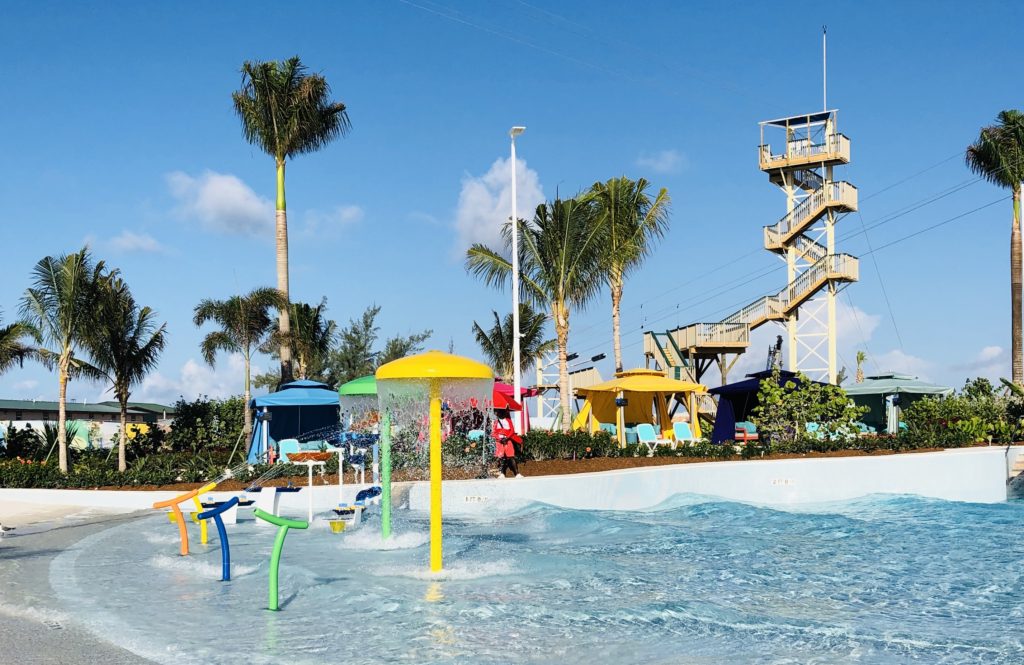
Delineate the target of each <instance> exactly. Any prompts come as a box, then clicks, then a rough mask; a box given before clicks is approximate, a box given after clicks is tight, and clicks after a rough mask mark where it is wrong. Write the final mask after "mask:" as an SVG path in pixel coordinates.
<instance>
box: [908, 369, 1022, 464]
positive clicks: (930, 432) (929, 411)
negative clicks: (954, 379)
mask: <svg viewBox="0 0 1024 665" xmlns="http://www.w3.org/2000/svg"><path fill="white" fill-rule="evenodd" d="M903 420H904V422H905V423H906V425H907V431H906V432H904V433H902V434H901V435H900V438H901V439H903V440H904V445H906V446H915V447H943V448H958V447H961V446H969V445H973V444H977V443H1002V444H1007V443H1012V442H1014V441H1020V440H1021V439H1022V438H1024V399H1022V398H1021V397H1020V396H1018V395H1016V394H1012V393H1011V394H1010V395H1003V394H1001V390H1000V389H997V388H996V387H995V386H993V385H992V383H991V382H990V381H989V380H988V379H984V378H978V379H973V380H969V381H967V382H966V383H965V384H964V387H963V388H962V389H961V390H960V391H959V392H958V393H957V394H955V395H951V396H949V397H943V398H937V397H926V398H923V399H920V400H917V401H916V402H914V403H913V404H911V405H910V406H909V407H907V408H906V409H904V410H903Z"/></svg>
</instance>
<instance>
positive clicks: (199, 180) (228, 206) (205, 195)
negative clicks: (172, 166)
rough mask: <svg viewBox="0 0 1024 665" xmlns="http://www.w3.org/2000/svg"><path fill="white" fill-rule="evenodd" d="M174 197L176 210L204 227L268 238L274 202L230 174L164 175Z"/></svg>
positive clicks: (176, 172) (179, 172)
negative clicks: (176, 204) (176, 205)
mask: <svg viewBox="0 0 1024 665" xmlns="http://www.w3.org/2000/svg"><path fill="white" fill-rule="evenodd" d="M167 186H168V187H169V188H170V190H171V195H172V196H173V197H174V198H175V199H176V200H177V202H178V207H177V208H176V211H175V212H176V213H177V214H178V215H179V216H181V217H184V218H188V219H197V220H199V222H200V223H201V224H202V226H203V228H205V229H207V230H210V231H217V232H220V233H231V234H239V235H252V236H262V237H268V238H269V237H270V235H269V234H270V232H271V231H272V230H273V228H274V204H273V203H272V202H271V201H270V199H267V198H265V197H262V196H260V195H258V194H257V193H256V192H254V191H253V190H252V188H250V187H249V186H248V185H246V184H245V183H244V182H242V180H241V179H239V178H238V177H236V176H233V175H231V174H229V173H216V172H214V171H205V172H204V173H203V174H202V175H200V176H198V177H194V176H190V175H188V174H187V173H183V172H181V171H175V172H173V173H169V174H168V175H167Z"/></svg>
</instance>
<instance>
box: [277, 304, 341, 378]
mask: <svg viewBox="0 0 1024 665" xmlns="http://www.w3.org/2000/svg"><path fill="white" fill-rule="evenodd" d="M290 309H291V339H290V343H289V346H290V347H291V351H292V356H293V357H294V359H295V361H294V362H295V369H296V370H297V373H298V376H299V378H300V379H308V378H309V377H310V376H312V375H318V374H320V373H321V371H322V370H323V367H324V364H325V363H326V361H327V355H328V354H329V353H330V352H331V348H332V347H333V346H334V339H335V337H337V332H338V324H337V323H335V322H334V321H331V320H330V319H328V318H326V317H325V316H324V312H325V311H326V310H327V298H323V299H322V300H320V304H319V305H317V306H316V307H313V306H311V305H307V304H306V303H303V302H294V303H292V304H291V307H290Z"/></svg>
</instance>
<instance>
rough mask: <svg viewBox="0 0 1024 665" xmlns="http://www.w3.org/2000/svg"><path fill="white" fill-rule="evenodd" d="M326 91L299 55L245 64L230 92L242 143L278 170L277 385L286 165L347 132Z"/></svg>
mask: <svg viewBox="0 0 1024 665" xmlns="http://www.w3.org/2000/svg"><path fill="white" fill-rule="evenodd" d="M330 93H331V89H330V86H328V85H327V81H326V80H325V79H324V77H323V76H320V75H319V74H307V73H306V67H305V66H304V65H303V64H302V61H301V60H299V58H298V56H296V57H294V58H289V59H288V60H283V61H271V62H260V61H256V60H254V61H251V62H250V61H246V62H245V63H243V64H242V87H241V89H240V90H237V91H235V92H234V93H232V95H231V98H232V100H233V101H234V104H235V112H237V113H238V117H239V118H240V119H241V121H242V133H243V134H244V135H245V139H246V140H247V141H248V142H249V143H252V144H255V145H258V146H259V147H260V148H261V149H262V150H263V152H265V153H267V154H268V155H270V156H271V157H273V158H274V162H275V164H276V165H277V208H276V209H277V215H276V217H277V230H276V237H277V289H278V290H279V291H280V292H281V295H282V296H283V297H284V303H285V305H284V306H282V308H281V310H280V317H279V323H278V326H279V330H280V333H281V336H282V338H283V339H282V340H281V344H280V351H279V355H280V359H281V381H282V382H284V381H288V380H290V379H291V377H292V373H291V349H289V348H288V344H287V343H286V341H285V339H287V337H288V335H289V333H290V326H289V324H290V323H291V321H290V319H289V312H288V308H287V304H288V213H287V206H286V204H285V195H284V167H285V162H286V161H287V160H288V159H289V158H291V157H294V156H295V155H301V154H304V153H308V152H316V151H317V150H319V149H320V148H322V147H324V146H325V145H327V144H328V143H330V142H331V141H332V140H334V139H335V138H337V137H339V136H344V135H345V134H347V133H348V130H349V128H350V124H349V120H348V114H347V113H346V111H345V105H344V104H342V103H341V102H332V101H330V100H329V99H328V97H329V96H330Z"/></svg>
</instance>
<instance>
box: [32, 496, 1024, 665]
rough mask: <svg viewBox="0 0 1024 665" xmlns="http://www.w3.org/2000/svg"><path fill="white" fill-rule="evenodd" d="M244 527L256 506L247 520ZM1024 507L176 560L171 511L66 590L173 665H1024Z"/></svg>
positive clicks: (55, 571) (734, 516) (235, 547)
mask: <svg viewBox="0 0 1024 665" xmlns="http://www.w3.org/2000/svg"><path fill="white" fill-rule="evenodd" d="M243 514H244V513H243ZM1021 524H1024V504H1022V503H1016V502H1011V503H1006V504H994V505H979V504H965V503H949V502H942V501H934V500H926V499H920V498H914V497H870V498H866V499H862V500H857V501H853V502H844V503H841V504H829V505H819V506H814V507H811V508H801V509H800V510H796V511H792V510H788V511H783V510H775V509H769V508H762V507H754V506H749V505H744V504H738V503H729V502H720V501H713V500H707V499H702V498H699V497H679V498H677V499H676V500H675V501H673V502H672V503H671V504H670V505H666V506H663V507H661V508H660V509H658V510H652V511H644V512H584V511H571V510H562V509H556V508H551V507H547V506H540V505H538V506H534V507H532V508H530V509H526V510H522V511H520V512H517V513H514V514H505V515H494V516H492V517H490V518H489V519H472V520H467V519H449V520H446V523H445V567H446V570H445V572H444V573H442V574H441V575H440V576H439V577H435V576H432V575H431V574H430V573H429V572H427V561H428V545H427V530H428V524H427V516H426V515H425V514H418V513H415V512H408V511H399V512H398V513H397V514H396V521H395V533H396V536H395V537H394V538H393V539H392V540H391V541H389V542H387V543H381V542H380V539H379V534H378V531H377V530H376V527H377V526H378V525H377V523H376V519H375V517H374V516H372V515H371V518H370V522H369V523H368V524H365V525H364V526H363V528H362V529H361V530H358V531H354V532H351V533H347V534H343V535H336V534H332V533H330V531H329V530H328V529H327V526H326V524H325V523H324V522H317V523H314V524H313V525H311V527H310V529H309V530H308V531H296V530H292V531H291V532H290V533H289V535H288V540H287V542H286V544H285V549H284V555H283V557H282V565H281V600H282V611H281V612H276V613H275V612H269V611H267V610H266V609H265V608H266V606H267V572H268V565H269V564H268V560H269V556H270V548H271V545H272V541H273V538H274V529H273V528H272V527H268V526H265V525H262V524H257V523H256V522H253V521H241V522H239V523H238V524H237V525H235V526H229V527H228V530H229V538H230V540H231V554H232V564H233V570H232V574H233V579H232V581H231V582H220V581H218V580H219V578H220V550H219V544H218V542H217V540H216V531H215V529H211V530H210V531H211V542H210V544H209V545H206V546H203V545H199V544H198V543H197V542H196V541H197V540H198V529H196V528H195V527H194V526H193V527H191V528H192V532H191V533H190V537H191V538H192V546H193V554H192V555H190V556H188V557H180V556H178V555H177V534H176V529H175V527H174V525H172V524H168V522H167V518H166V517H165V516H163V515H154V516H153V517H151V518H143V519H140V520H136V521H134V522H130V523H126V524H121V525H118V526H115V527H112V528H110V529H107V530H105V531H103V532H100V533H97V534H94V535H92V536H89V537H87V538H86V539H84V540H83V541H81V542H79V543H78V544H76V545H75V546H74V547H72V548H71V549H69V550H67V551H66V552H64V553H62V554H61V555H59V556H58V557H57V558H56V559H55V560H54V561H53V564H52V566H51V570H50V573H51V584H52V586H53V588H54V589H55V591H56V593H57V594H58V597H59V599H60V601H61V602H62V604H63V605H64V606H65V609H66V611H67V612H68V614H70V615H72V616H74V617H75V618H76V619H77V620H79V621H81V622H83V623H84V624H85V625H86V626H88V627H89V628H90V629H91V630H93V631H94V632H96V633H97V634H99V635H101V636H102V637H103V638H104V639H107V640H109V641H111V642H113V643H115V644H118V645H120V646H122V647H125V648H127V649H129V650H131V651H134V652H135V653H137V654H139V655H141V656H144V657H146V658H149V659H152V660H154V661H157V662H161V663H204V664H220V663H239V662H245V663H252V664H254V665H256V664H263V663H275V664H276V663H282V662H287V663H321V662H339V663H341V662H344V663H480V664H488V663H508V662H517V663H561V664H567V663H588V664H589V663H645V664H654V663H673V664H675V663H701V664H712V663H737V662H745V663H847V662H849V663H1020V662H1022V661H1024V642H1022V638H1021V637H1020V633H1019V631H1017V630H1016V627H1017V625H1018V624H1019V622H1020V620H1021V618H1022V616H1024V596H1022V592H1024V582H1022V566H1021V563H1022V559H1024V542H1022V541H1021V538H1020V537H1019V535H1018V532H1019V528H1020V525H1021Z"/></svg>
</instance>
